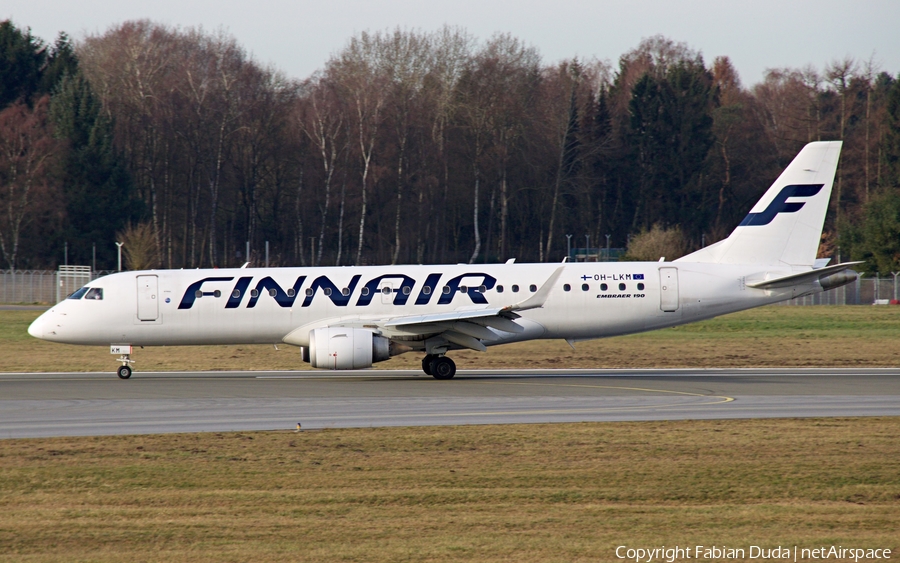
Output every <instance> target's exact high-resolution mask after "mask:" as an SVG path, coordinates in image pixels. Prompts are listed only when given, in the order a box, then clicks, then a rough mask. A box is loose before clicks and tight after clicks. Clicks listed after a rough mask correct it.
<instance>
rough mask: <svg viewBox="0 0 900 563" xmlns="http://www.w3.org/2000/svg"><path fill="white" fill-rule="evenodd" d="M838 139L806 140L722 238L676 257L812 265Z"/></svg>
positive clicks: (832, 181)
mask: <svg viewBox="0 0 900 563" xmlns="http://www.w3.org/2000/svg"><path fill="white" fill-rule="evenodd" d="M840 154H841V141H823V142H816V143H809V144H808V145H806V146H805V147H803V150H801V151H800V153H799V154H798V155H797V156H796V157H795V158H794V160H793V161H792V162H791V163H790V164H789V165H788V167H787V168H786V169H785V170H784V172H782V173H781V176H779V177H778V179H777V180H775V183H774V184H772V187H770V188H769V190H768V191H767V192H766V193H765V195H763V197H762V199H760V200H759V201H758V202H757V203H756V205H755V206H753V209H751V210H750V213H748V214H747V217H745V218H744V220H743V221H741V224H740V225H738V227H737V228H736V229H735V230H734V232H732V233H731V235H730V236H729V237H728V238H726V239H725V240H721V241H719V242H717V243H716V244H713V245H710V246H707V247H706V248H703V249H700V250H698V251H697V252H694V253H692V254H688V255H687V256H684V257H682V258H679V259H678V261H682V262H714V263H719V264H765V265H789V266H812V265H813V263H814V262H815V260H816V252H817V251H818V249H819V240H820V239H821V237H822V225H823V224H824V222H825V212H826V211H828V200H829V199H830V198H831V185H832V184H833V183H834V173H835V171H836V170H837V165H838V157H839V156H840Z"/></svg>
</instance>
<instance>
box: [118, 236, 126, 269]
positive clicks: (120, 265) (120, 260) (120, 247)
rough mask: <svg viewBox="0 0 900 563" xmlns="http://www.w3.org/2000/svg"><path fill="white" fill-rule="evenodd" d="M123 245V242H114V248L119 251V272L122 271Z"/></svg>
mask: <svg viewBox="0 0 900 563" xmlns="http://www.w3.org/2000/svg"><path fill="white" fill-rule="evenodd" d="M124 245H125V243H124V242H117V243H116V246H117V247H118V248H117V249H116V250H117V251H118V253H119V269H118V270H117V271H118V272H121V271H122V246H124Z"/></svg>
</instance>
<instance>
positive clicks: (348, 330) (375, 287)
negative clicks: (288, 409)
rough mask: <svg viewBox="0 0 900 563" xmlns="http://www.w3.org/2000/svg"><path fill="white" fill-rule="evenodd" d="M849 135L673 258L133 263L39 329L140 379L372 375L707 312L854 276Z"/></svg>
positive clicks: (446, 372) (86, 290)
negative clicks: (832, 227) (286, 350)
mask: <svg viewBox="0 0 900 563" xmlns="http://www.w3.org/2000/svg"><path fill="white" fill-rule="evenodd" d="M840 150H841V143H840V142H837V141H835V142H816V143H810V144H808V145H806V147H804V148H803V150H802V151H800V154H798V155H797V157H796V158H795V159H794V161H793V162H791V164H790V165H789V166H788V167H787V169H786V170H785V171H784V172H783V173H782V174H781V176H780V177H779V178H778V179H777V180H776V181H775V183H774V184H772V186H771V187H770V188H769V190H768V191H767V192H766V193H765V195H764V196H763V197H762V199H760V200H759V202H758V203H757V204H756V205H755V206H754V207H753V209H751V211H750V213H749V214H748V215H747V217H746V218H745V219H744V220H743V221H742V222H741V224H740V225H739V226H738V227H737V228H736V229H735V230H734V232H733V233H731V235H730V236H729V237H728V238H726V239H724V240H722V241H720V242H717V243H716V244H713V245H711V246H708V247H706V248H703V249H701V250H698V251H697V252H694V253H693V254H689V255H687V256H684V257H683V258H679V259H678V260H675V261H672V262H667V261H665V258H660V260H659V262H587V263H565V262H563V263H562V264H559V263H557V264H516V263H514V261H513V260H510V261H508V262H507V263H505V264H491V265H473V264H460V265H455V266H453V265H436V266H421V265H418V266H366V267H333V268H239V269H212V270H149V271H139V272H122V273H117V274H112V275H109V276H105V277H102V278H98V279H97V280H94V281H92V282H91V283H89V284H88V285H87V286H85V287H83V288H81V289H79V290H78V291H76V292H75V293H73V294H72V295H71V296H69V297H68V298H67V299H64V300H63V301H61V302H60V303H57V304H56V305H55V306H53V307H52V308H51V309H50V310H48V311H47V312H45V313H44V314H43V315H41V316H40V317H39V318H38V319H37V320H35V321H34V323H32V325H31V326H30V327H29V328H28V332H29V334H31V335H32V336H35V337H37V338H42V339H44V340H50V341H53V342H64V343H68V344H86V345H104V346H105V345H109V346H110V351H111V353H113V354H118V355H121V357H119V358H118V360H117V361H120V362H121V363H122V365H121V367H119V369H118V375H119V377H121V378H123V379H127V378H129V377H130V376H131V373H132V370H131V366H130V364H131V363H132V362H133V360H132V359H131V357H130V356H131V353H132V350H133V347H135V346H181V345H198V344H263V343H265V344H279V343H286V344H291V345H294V346H299V347H300V352H301V353H300V356H301V357H302V359H303V360H304V361H307V362H309V363H310V364H312V366H313V367H316V368H323V369H332V370H345V369H361V368H369V367H371V366H372V364H373V363H374V362H380V361H383V360H387V359H388V358H390V357H391V356H394V355H397V354H401V353H403V352H409V351H414V352H422V353H424V354H425V357H424V359H423V360H422V369H423V371H424V372H425V373H426V374H429V375H432V376H434V377H435V378H437V379H450V378H452V377H453V376H454V374H455V373H456V365H455V364H454V363H453V360H451V359H450V358H449V357H447V356H446V354H447V352H449V351H451V350H458V349H464V348H468V349H472V350H480V351H484V350H485V349H486V347H487V346H494V345H497V344H506V343H509V342H519V341H523V340H532V339H536V338H558V339H565V340H566V341H568V342H569V344H570V345H573V346H574V343H575V342H577V341H580V340H589V339H594V338H602V337H607V336H616V335H620V334H629V333H635V332H642V331H647V330H654V329H658V328H663V327H670V326H675V325H680V324H685V323H689V322H694V321H699V320H702V319H709V318H712V317H715V316H718V315H722V314H725V313H732V312H734V311H740V310H743V309H749V308H751V307H759V306H761V305H768V304H770V303H776V302H778V301H784V300H786V299H791V298H793V297H798V296H801V295H808V294H811V293H817V292H820V291H825V290H827V289H831V288H833V287H838V286H841V285H844V284H846V283H850V282H852V281H854V280H855V279H856V277H857V275H856V273H855V272H853V271H845V270H847V269H848V268H849V267H850V266H852V265H854V264H857V262H853V263H845V264H837V265H834V266H826V264H827V260H816V252H817V249H818V247H819V239H820V237H821V233H822V224H823V222H824V220H825V212H826V211H827V209H828V201H829V198H830V196H831V186H832V182H833V180H834V174H835V170H836V168H837V164H838V157H839V155H840Z"/></svg>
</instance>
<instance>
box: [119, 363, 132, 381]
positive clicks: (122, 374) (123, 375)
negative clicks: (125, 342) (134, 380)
mask: <svg viewBox="0 0 900 563" xmlns="http://www.w3.org/2000/svg"><path fill="white" fill-rule="evenodd" d="M127 361H129V362H133V361H134V360H127ZM116 375H118V376H119V379H128V378H129V377H131V366H129V365H128V364H125V365H123V366H119V369H117V370H116Z"/></svg>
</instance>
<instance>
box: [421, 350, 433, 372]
mask: <svg viewBox="0 0 900 563" xmlns="http://www.w3.org/2000/svg"><path fill="white" fill-rule="evenodd" d="M433 361H434V356H433V355H432V354H425V357H424V358H422V371H424V372H425V375H433V374H432V373H431V362H433Z"/></svg>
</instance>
